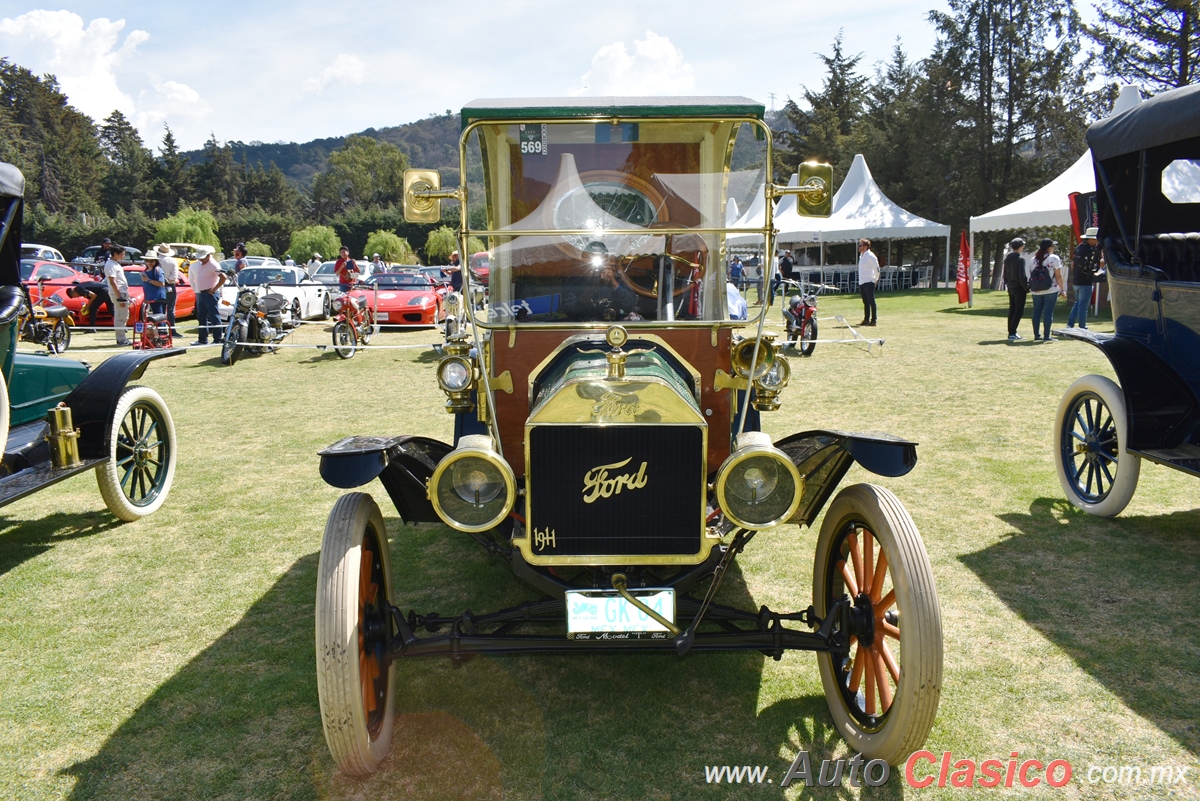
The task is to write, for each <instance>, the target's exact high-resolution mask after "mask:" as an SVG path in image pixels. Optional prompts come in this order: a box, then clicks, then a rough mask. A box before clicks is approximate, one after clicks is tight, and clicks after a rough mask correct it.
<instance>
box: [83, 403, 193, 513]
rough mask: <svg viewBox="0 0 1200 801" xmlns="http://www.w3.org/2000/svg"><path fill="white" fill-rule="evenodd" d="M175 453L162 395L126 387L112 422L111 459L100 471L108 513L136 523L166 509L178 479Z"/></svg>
mask: <svg viewBox="0 0 1200 801" xmlns="http://www.w3.org/2000/svg"><path fill="white" fill-rule="evenodd" d="M175 454H176V450H175V423H174V421H173V420H172V419H171V412H170V410H169V409H167V404H166V402H165V401H164V400H163V399H162V396H160V395H159V394H158V393H157V392H155V391H154V390H152V389H150V388H149V387H142V386H137V385H136V384H135V385H131V386H128V387H126V388H125V390H124V392H122V393H121V397H120V398H119V399H118V400H117V408H116V410H115V411H114V412H113V417H112V420H111V421H110V423H109V431H108V459H107V460H106V461H104V462H102V463H101V464H99V465H98V466H97V467H96V483H97V484H99V485H100V495H101V496H103V498H104V503H105V505H106V506H107V507H108V510H109V511H110V512H112V513H113V514H114V515H116V516H117V517H118V518H119V519H121V520H124V521H126V522H132V521H134V520H137V519H138V518H141V517H144V516H146V515H148V514H150V513H151V512H154V511H156V510H157V509H158V507H160V506H162V505H163V502H164V501H166V499H167V494H168V493H170V491H171V484H172V482H173V481H174V480H175V462H176V455H175Z"/></svg>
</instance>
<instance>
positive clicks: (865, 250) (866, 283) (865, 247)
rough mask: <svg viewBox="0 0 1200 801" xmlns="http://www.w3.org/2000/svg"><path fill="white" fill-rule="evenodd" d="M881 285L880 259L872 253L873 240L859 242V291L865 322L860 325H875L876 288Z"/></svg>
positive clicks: (876, 313)
mask: <svg viewBox="0 0 1200 801" xmlns="http://www.w3.org/2000/svg"><path fill="white" fill-rule="evenodd" d="M878 284H879V259H877V258H875V254H874V253H872V252H871V240H870V239H860V240H858V291H859V294H861V295H862V302H863V321H862V322H861V323H859V325H875V318H876V317H877V316H878V310H877V309H876V308H875V287H876V285H878Z"/></svg>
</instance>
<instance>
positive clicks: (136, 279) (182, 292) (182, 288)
mask: <svg viewBox="0 0 1200 801" xmlns="http://www.w3.org/2000/svg"><path fill="white" fill-rule="evenodd" d="M145 272H146V267H145V265H142V264H137V265H133V266H129V267H126V268H125V278H126V279H127V280H128V281H129V323H128V324H129V326H130V327H132V326H133V324H134V323H136V322H137V321H139V320H141V319H142V302H143V291H144V288H145V283H144V281H143V280H142V276H143V275H144V274H145ZM81 280H88V281H103V280H104V279H103V278H94V277H92V276H83V278H82V279H81ZM72 283H78V282H77V281H72V282H69V283H67V284H66V285H65V286H70V285H71V284H72ZM65 286H62V287H56V289H64V288H65ZM49 291H50V290H49V287H47V290H46V292H47V294H49ZM58 295H59V297H60V298H62V300H63V305H64V306H66V307H67V308H68V309H70V310H71V314H72V316H74V318H75V322H76V325H87V315H85V314H84V313H83V309H84V307H85V306H86V304H87V300H86V298H68V297H67V293H66V292H62V291H60V292H59V293H58ZM195 311H196V293H195V291H194V290H193V289H192V285H191V284H189V283H188V280H187V276H184V275H180V276H179V283H178V284H176V285H175V319H176V320H182V319H183V318H184V317H187V316H188V315H191V314H193V313H195ZM96 325H97V327H100V326H111V325H112V312H111V311H109V309H108V307H107V306H102V307H100V309H99V311H98V312H97V314H96Z"/></svg>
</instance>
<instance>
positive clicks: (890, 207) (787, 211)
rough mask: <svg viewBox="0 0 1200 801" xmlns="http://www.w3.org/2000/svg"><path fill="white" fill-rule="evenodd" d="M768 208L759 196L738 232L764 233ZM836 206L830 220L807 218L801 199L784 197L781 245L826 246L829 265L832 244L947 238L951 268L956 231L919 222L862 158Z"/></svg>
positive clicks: (794, 180)
mask: <svg viewBox="0 0 1200 801" xmlns="http://www.w3.org/2000/svg"><path fill="white" fill-rule="evenodd" d="M798 185H799V178H798V177H797V176H796V175H795V174H793V175H792V177H791V180H789V181H788V186H798ZM765 205H766V204H765V202H764V200H763V195H762V194H759V195H758V196H756V197H755V198H754V202H753V203H751V204H750V208H748V209H747V210H746V213H745V214H744V215H743V216H742V218H741V219H740V220H738V221H737V223H735V224H734V226H733V227H735V228H761V227H762V226H763V224H764V216H765V214H764V206H765ZM832 206H833V209H832V213H831V214H830V216H828V217H805V216H802V215H801V214H800V213H799V211H798V209H797V199H796V196H795V195H786V196H784V198H783V199H782V200H781V201H780V202H779V204H778V206H777V207H776V209H775V214H774V218H773V219H774V223H775V229H776V230H777V231H778V232H779V233H778V235H777V237H776V242H778V243H781V244H782V243H795V244H820V245H821V250H822V258H821V261H822V263H823V262H824V248H825V244H826V243H829V242H852V241H854V240H855V239H859V238H861V237H867V238H870V239H886V240H892V239H924V238H930V237H945V238H946V259H947V261H946V264H947V267H948V266H949V258H950V255H949V253H950V226H948V225H942V224H941V223H936V222H933V221H932V220H926V219H925V218H924V217H918V216H917V215H916V214H913V213H912V212H909V211H906V210H904V209H902V208H900V206H898V205H896V204H895V203H894V202H893V201H892V200H891V199H890V198H888V196H887V195H885V194H883V191H882V190H880V188H879V185H878V184H876V183H875V179H874V178H873V177H872V176H871V169H870V168H869V167H868V166H867V161H866V159H864V158H863V157H862V154H861V153H860V154H858V155H856V156H855V157H854V163H853V164H851V165H850V170H849V171H848V172H847V173H846V179H845V180H844V181H842V185H841V186H840V187H839V188H838V190H837V192H836V193H834V196H833V203H832ZM759 241H761V240H760V239H759V238H758V237H755V236H744V237H731V238H730V243H731V244H733V245H738V244H751V243H754V242H759Z"/></svg>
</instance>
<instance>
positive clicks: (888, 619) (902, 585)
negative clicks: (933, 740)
mask: <svg viewBox="0 0 1200 801" xmlns="http://www.w3.org/2000/svg"><path fill="white" fill-rule="evenodd" d="M868 542H869V543H870V546H869V548H868V545H867V543H868ZM879 549H882V551H881V553H880V552H879ZM856 553H857V557H856V556H855V554H856ZM876 553H879V558H876V557H875V556H874V555H875V554H876ZM843 563H845V565H846V568H845V571H843V570H842V568H841V566H842V564H843ZM881 563H882V564H883V570H882V571H880V570H878V567H879V565H880V564H881ZM871 565H874V566H875V568H872V567H871ZM843 576H849V579H847V578H844V577H843ZM851 581H853V582H854V584H855V585H856V586H851V583H850V582H851ZM843 593H845V594H847V595H850V596H851V597H852V598H855V599H856V603H855V609H856V612H857V613H861V614H862V616H863V618H864V619H870V620H872V632H871V640H870V643H869V645H867V644H865V643H864V642H863V641H862V640H863V638H861V637H855V638H854V640H853V641H852V644H851V646H850V653H849V656H848V657H845V658H843V657H839V656H836V655H834V654H831V653H818V654H817V664H818V666H819V667H820V670H821V683H822V684H823V685H824V688H825V698H826V700H827V701H828V703H829V710H830V712H831V713H832V715H833V720H834V723H835V724H836V725H837V728H838V730H839V731H840V732H841V733H842V736H843V737H845V738H846V741H847V742H848V743H849V744H850V747H851V748H853V749H855V750H856V751H858V752H859V753H861V754H862V755H863V756H864V757H866V758H867V759H883V760H886V761H887V762H888V763H890V764H892V765H899V764H900V763H901V762H903V761H904V760H905V759H906V758H907V757H908V756H909V755H910V754H911V753H912V752H913V751H915V750H917V749H919V748H920V747H921V746H922V745H923V744H924V742H925V738H926V737H928V735H929V730H930V729H931V728H932V727H933V720H934V718H935V717H936V715H937V709H938V703H939V700H940V698H941V690H942V616H941V608H940V607H939V605H938V598H937V590H936V589H935V587H934V583H933V569H932V567H931V566H930V564H929V556H928V555H927V554H926V553H925V546H924V545H923V544H922V542H921V535H920V533H919V532H918V531H917V526H916V524H915V523H914V522H913V519H912V517H910V516H909V514H908V512H907V511H906V510H905V508H904V506H903V505H902V504H901V503H900V501H899V499H897V498H896V496H895V495H893V494H892V493H891V492H889V491H888V490H886V489H883V488H882V487H876V486H874V485H871V484H855V485H853V486H850V487H846V488H845V489H843V490H842V491H841V492H839V493H838V495H837V497H836V498H834V500H833V503H831V504H830V506H829V510H828V511H827V512H826V513H825V520H824V523H823V524H822V526H821V533H820V536H819V537H818V540H817V552H816V558H815V565H814V569H813V605H814V607H815V609H816V612H817V614H818V615H819V616H821V617H824V616H825V614H826V610H827V609H830V608H831V607H832V606H833V603H834V602H836V600H837V599H839V598H841V597H842V595H843ZM889 598H890V599H891V600H890V601H889ZM885 623H886V624H887V626H890V631H889V630H887V628H886V627H885V626H884V624H885ZM901 630H902V631H903V634H902V635H901ZM894 651H895V653H894ZM868 663H870V666H868ZM860 664H861V667H856V665H860ZM851 690H853V692H852V691H851Z"/></svg>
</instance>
